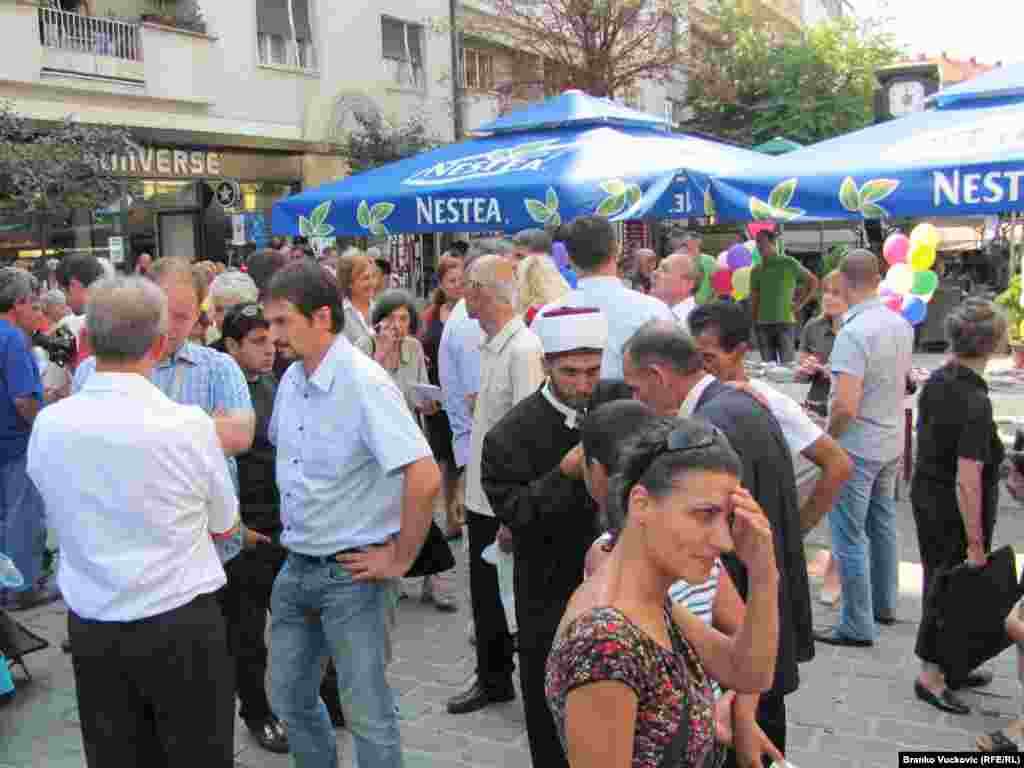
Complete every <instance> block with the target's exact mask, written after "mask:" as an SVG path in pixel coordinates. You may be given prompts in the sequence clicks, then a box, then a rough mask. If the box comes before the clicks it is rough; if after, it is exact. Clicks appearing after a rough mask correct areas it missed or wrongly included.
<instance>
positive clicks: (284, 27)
mask: <svg viewBox="0 0 1024 768" xmlns="http://www.w3.org/2000/svg"><path fill="white" fill-rule="evenodd" d="M190 5H191V3H187V2H185V0H39V1H35V2H32V1H29V0H0V39H2V40H3V44H4V46H5V55H4V56H3V57H0V100H3V101H7V102H9V103H11V105H12V106H13V108H14V109H15V110H16V111H17V112H19V113H20V114H23V115H25V116H27V117H30V118H33V119H36V120H39V121H44V122H45V121H58V120H62V119H63V118H64V117H65V116H67V115H69V114H70V115H74V116H75V117H76V118H77V119H78V120H80V121H81V122H83V123H91V124H110V125H118V126H125V127H127V128H128V129H129V130H130V132H131V134H132V137H133V140H134V142H135V145H136V146H135V147H134V148H133V151H132V152H131V153H128V154H127V155H126V156H124V157H120V158H111V159H110V162H111V164H112V165H113V167H114V168H115V170H116V172H117V173H118V174H119V175H122V176H123V177H124V184H123V191H124V194H123V196H122V199H120V200H118V201H115V202H114V203H113V204H112V205H111V206H109V207H107V208H105V209H103V210H100V211H76V212H74V214H73V215H71V216H69V217H66V218H65V219H63V220H61V221H59V222H56V223H55V226H54V238H53V240H52V242H53V244H54V245H55V246H59V247H60V248H61V249H63V250H65V251H74V250H88V251H92V252H96V253H97V254H99V255H113V256H114V257H115V258H119V257H120V256H121V255H122V254H124V256H125V258H126V260H128V261H131V259H132V258H134V257H135V256H137V254H138V253H140V252H142V251H147V252H150V253H153V254H156V255H159V254H166V253H175V254H177V255H183V256H190V257H199V256H200V255H202V257H203V258H223V257H224V254H225V252H226V250H228V249H229V248H230V247H231V243H232V241H233V240H237V235H236V233H234V232H232V229H231V223H232V214H235V213H239V212H266V211H267V210H268V209H269V208H270V206H271V205H272V204H273V202H274V201H275V200H277V199H279V198H280V197H282V196H284V195H287V194H290V193H292V192H294V191H297V190H299V189H301V188H304V187H309V186H313V185H317V184H320V183H322V182H325V181H329V180H332V179H335V178H339V177H342V176H344V175H345V174H346V173H347V171H348V166H347V163H346V161H345V158H344V157H343V155H342V153H341V151H340V144H341V142H342V141H343V140H344V136H345V133H346V131H347V130H350V129H351V128H352V127H354V125H355V124H356V121H355V117H356V115H358V114H377V115H379V116H381V117H382V118H384V119H385V120H387V121H392V122H397V121H401V120H402V119H404V118H405V117H406V116H408V115H410V114H413V113H417V114H420V115H422V116H423V117H424V119H425V120H426V122H427V123H428V125H429V126H430V129H431V131H432V132H433V133H434V134H435V135H436V136H438V138H440V139H441V140H450V139H451V138H452V130H451V124H452V120H451V107H450V104H451V98H450V93H451V89H450V82H449V81H448V80H447V77H448V72H449V70H450V37H449V35H448V33H447V32H446V31H443V30H441V31H439V30H438V24H437V22H438V20H444V19H446V18H447V2H445V0H346V2H344V3H339V2H330V0H232V2H230V3H228V2H216V1H215V0H201V2H199V3H196V4H195V5H196V6H197V7H198V9H199V11H200V15H199V16H196V15H195V14H192V13H190V10H189V7H188V6H190ZM266 220H267V221H269V217H267V218H266ZM28 229H29V228H27V227H26V230H25V231H19V230H18V228H17V227H16V226H13V225H11V224H8V225H7V226H2V227H0V233H3V234H2V235H0V255H5V256H12V255H17V252H18V251H31V249H32V242H31V233H30V232H29V231H28ZM257 235H258V233H257ZM111 238H114V240H113V243H114V245H113V247H112V246H111Z"/></svg>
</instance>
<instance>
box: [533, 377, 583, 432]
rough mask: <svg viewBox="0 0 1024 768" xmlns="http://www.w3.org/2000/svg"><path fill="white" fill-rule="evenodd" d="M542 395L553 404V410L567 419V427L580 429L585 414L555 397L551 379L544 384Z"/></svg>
mask: <svg viewBox="0 0 1024 768" xmlns="http://www.w3.org/2000/svg"><path fill="white" fill-rule="evenodd" d="M540 393H541V395H542V396H543V397H544V399H545V400H547V401H548V402H549V403H551V407H552V408H554V409H555V410H556V411H558V412H559V413H560V414H562V416H564V417H565V426H567V427H568V428H569V429H579V428H580V424H581V423H582V421H583V414H582V413H580V412H579V411H577V410H576V409H575V408H570V407H569V406H568V405H566V404H565V403H563V402H562V401H561V400H559V399H558V397H556V396H555V393H554V391H553V390H552V389H551V379H548V380H547V381H545V382H544V387H543V388H542V389H541V391H540Z"/></svg>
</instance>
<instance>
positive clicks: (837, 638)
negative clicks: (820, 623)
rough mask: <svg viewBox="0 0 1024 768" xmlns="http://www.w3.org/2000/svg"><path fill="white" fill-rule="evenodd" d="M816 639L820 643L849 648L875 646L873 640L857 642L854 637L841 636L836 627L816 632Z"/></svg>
mask: <svg viewBox="0 0 1024 768" xmlns="http://www.w3.org/2000/svg"><path fill="white" fill-rule="evenodd" d="M814 639H815V640H817V641H818V642H819V643H826V644H827V645H842V646H847V647H849V648H870V647H871V646H873V645H874V644H875V643H874V641H873V640H857V639H856V638H854V637H847V636H846V635H841V634H839V631H838V630H837V629H836V628H835V627H829V628H828V629H823V630H818V629H816V630H814Z"/></svg>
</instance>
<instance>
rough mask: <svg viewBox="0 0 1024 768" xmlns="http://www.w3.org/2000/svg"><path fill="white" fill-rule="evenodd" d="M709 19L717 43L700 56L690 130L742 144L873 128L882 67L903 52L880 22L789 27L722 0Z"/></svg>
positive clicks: (691, 99)
mask: <svg viewBox="0 0 1024 768" xmlns="http://www.w3.org/2000/svg"><path fill="white" fill-rule="evenodd" d="M708 21H709V24H710V26H711V27H712V30H711V34H710V35H709V36H708V39H709V40H710V43H709V44H708V45H707V47H706V48H705V49H704V50H702V51H700V53H699V54H697V53H695V54H694V56H693V65H692V67H691V73H690V81H689V90H688V103H689V105H690V106H691V107H692V108H693V110H694V112H695V114H696V117H695V119H694V120H693V121H692V122H691V123H690V124H689V125H688V127H690V128H693V129H696V130H700V131H704V132H707V133H711V134H715V135H718V136H721V137H723V138H728V139H731V140H734V141H739V142H742V143H748V144H757V143H760V142H763V141H768V140H769V139H772V138H774V137H776V136H785V137H786V138H789V139H793V140H795V141H798V142H801V143H814V142H817V141H822V140H823V139H827V138H831V137H833V136H837V135H839V134H843V133H847V132H849V131H853V130H857V129H858V128H863V127H864V126H866V125H869V124H870V123H871V122H872V121H873V118H874V89H875V70H876V69H878V68H879V67H881V66H884V65H886V64H891V63H893V62H894V61H896V60H897V59H898V58H899V57H900V54H901V52H900V50H899V48H897V46H896V45H895V43H894V42H893V39H892V38H891V37H890V36H889V35H888V34H886V33H884V32H883V31H881V30H880V29H879V28H878V27H877V26H876V25H874V24H872V23H870V22H857V21H856V20H854V19H851V18H849V17H842V18H839V19H833V20H828V21H822V22H819V23H818V24H816V25H814V26H812V27H808V28H806V29H804V30H802V31H801V32H793V31H790V32H786V31H781V30H778V29H773V28H772V27H771V26H769V25H766V24H765V23H763V22H762V21H760V20H759V19H758V18H757V17H755V15H754V14H753V12H752V11H751V10H749V7H748V6H744V5H743V4H741V3H739V2H737V0H719V2H718V3H717V5H716V6H715V8H714V10H713V11H712V13H711V15H710V18H709V19H708Z"/></svg>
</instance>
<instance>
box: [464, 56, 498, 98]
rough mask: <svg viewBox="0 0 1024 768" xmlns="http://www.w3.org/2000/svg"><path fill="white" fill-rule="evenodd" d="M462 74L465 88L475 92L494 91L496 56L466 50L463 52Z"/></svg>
mask: <svg viewBox="0 0 1024 768" xmlns="http://www.w3.org/2000/svg"><path fill="white" fill-rule="evenodd" d="M462 73H463V83H462V85H463V86H464V87H465V88H468V89H470V90H473V91H493V90H494V56H492V55H491V54H489V53H487V52H486V51H476V50H473V49H472V48H466V49H465V50H463V52H462Z"/></svg>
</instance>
